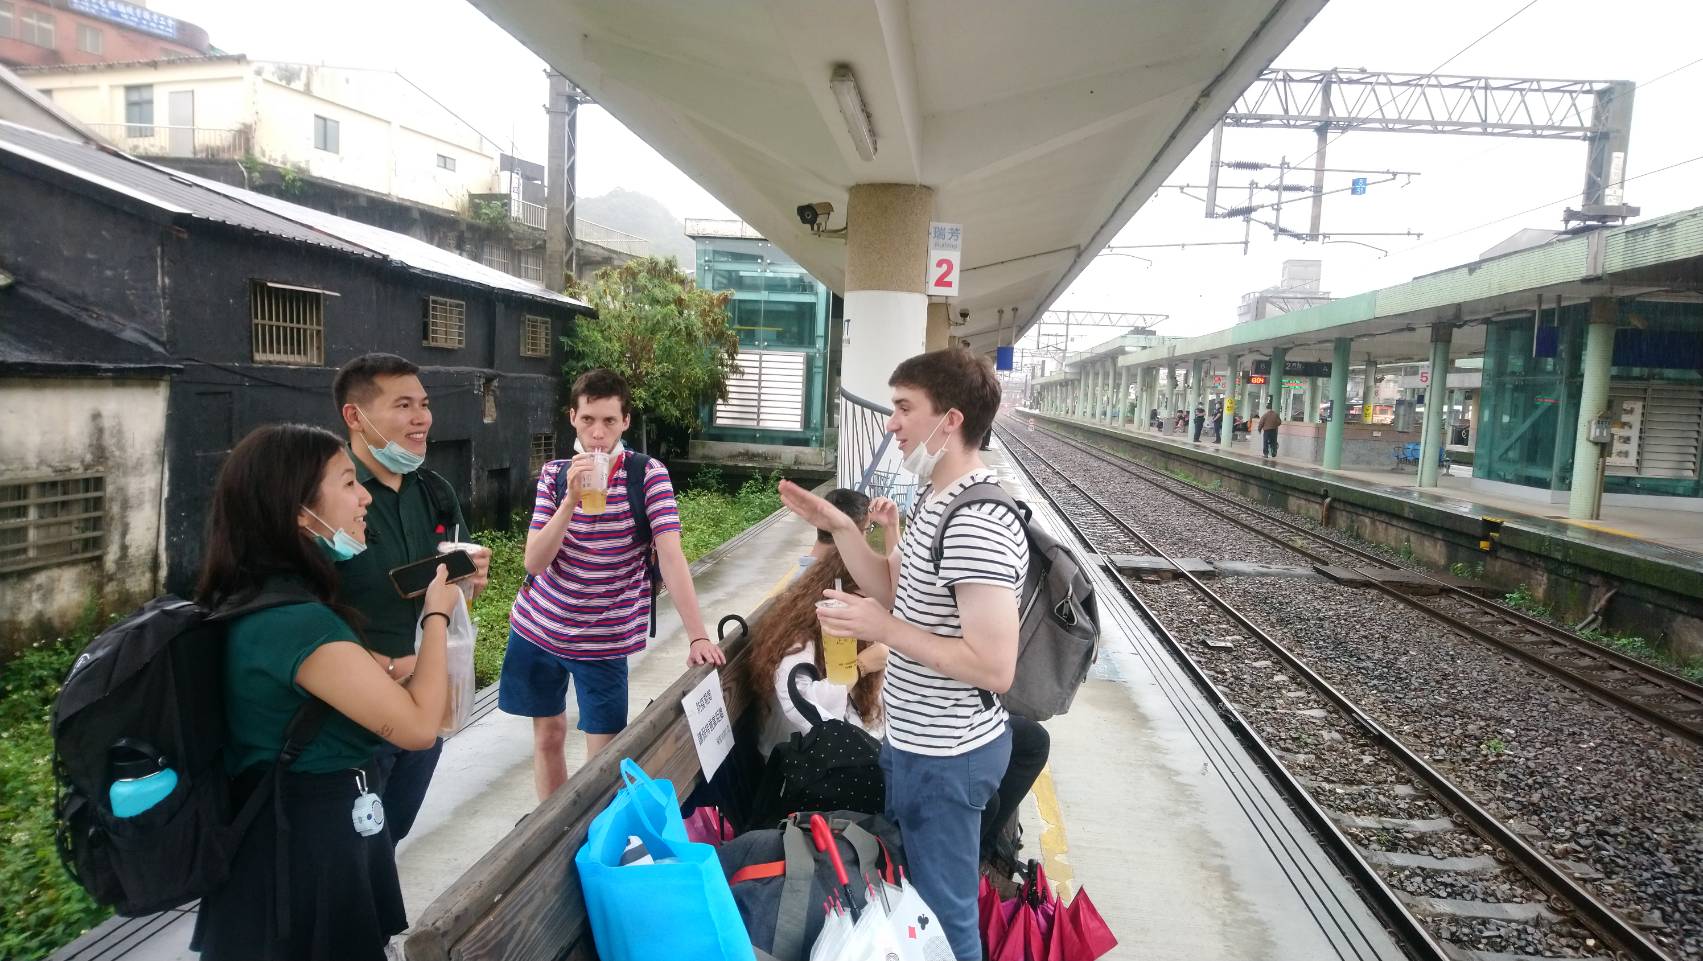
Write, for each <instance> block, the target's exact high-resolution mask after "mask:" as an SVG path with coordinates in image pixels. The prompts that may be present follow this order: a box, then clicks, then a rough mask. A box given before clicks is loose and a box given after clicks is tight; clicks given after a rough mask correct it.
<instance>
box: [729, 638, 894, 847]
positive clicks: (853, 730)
mask: <svg viewBox="0 0 1703 961" xmlns="http://www.w3.org/2000/svg"><path fill="white" fill-rule="evenodd" d="M807 677H808V678H810V679H812V680H814V679H815V678H816V677H817V674H816V666H815V665H814V664H800V665H798V666H797V667H795V668H793V669H792V673H791V674H789V675H787V683H786V687H787V696H789V697H791V698H792V704H793V706H794V707H796V708H798V713H800V714H802V715H804V719H805V720H806V721H809V722H810V730H809V731H806V732H803V733H800V732H798V731H794V732H793V734H792V737H791V738H789V739H788V740H787V741H786V742H785V743H782V744H777V745H775V749H774V750H773V751H772V752H771V753H770V754H769V763H768V764H767V765H766V766H765V767H764V768H763V780H762V781H761V783H759V784H758V786H757V794H756V798H755V800H753V801H752V803H751V818H750V820H749V822H748V824H747V826H750V827H757V826H762V827H767V826H769V825H772V824H774V823H775V822H776V821H778V820H780V819H781V818H784V817H786V816H787V815H789V814H792V813H793V812H795V811H856V812H859V813H862V814H880V813H881V812H882V811H884V810H885V809H886V783H887V781H886V777H885V775H883V774H882V772H881V742H879V741H877V740H876V739H875V738H874V737H872V736H871V735H870V733H869V732H868V731H865V730H864V729H863V728H860V727H858V726H857V725H855V724H851V723H848V722H846V721H842V720H840V719H839V718H837V717H831V718H826V719H824V718H823V717H822V714H821V712H819V711H817V710H816V705H814V704H811V703H810V702H809V701H807V700H805V699H804V695H802V694H800V693H799V691H798V682H799V681H800V680H801V679H803V678H807Z"/></svg>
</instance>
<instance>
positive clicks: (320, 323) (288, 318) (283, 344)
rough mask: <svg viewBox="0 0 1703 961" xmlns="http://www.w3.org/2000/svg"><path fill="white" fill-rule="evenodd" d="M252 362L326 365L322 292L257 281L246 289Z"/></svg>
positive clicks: (323, 294) (309, 365) (323, 295)
mask: <svg viewBox="0 0 1703 961" xmlns="http://www.w3.org/2000/svg"><path fill="white" fill-rule="evenodd" d="M248 303H249V318H250V320H251V322H252V324H253V328H254V335H253V336H254V362H255V363H257V364H298V365H302V366H308V367H317V366H319V365H321V364H323V363H325V293H324V292H323V291H318V290H308V289H305V288H301V287H291V286H287V285H284V284H271V283H267V282H266V281H264V280H256V281H253V282H251V283H250V284H249V286H248Z"/></svg>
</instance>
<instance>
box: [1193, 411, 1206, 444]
mask: <svg viewBox="0 0 1703 961" xmlns="http://www.w3.org/2000/svg"><path fill="white" fill-rule="evenodd" d="M1205 428H1206V408H1204V407H1196V408H1195V409H1194V442H1195V443H1197V444H1198V443H1200V432H1201V431H1202V430H1204V429H1205Z"/></svg>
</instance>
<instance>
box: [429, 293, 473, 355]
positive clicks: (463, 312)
mask: <svg viewBox="0 0 1703 961" xmlns="http://www.w3.org/2000/svg"><path fill="white" fill-rule="evenodd" d="M423 327H424V332H423V336H422V338H421V342H422V343H424V344H425V345H426V346H427V347H462V346H465V345H466V344H467V302H466V301H464V300H450V299H448V298H447V297H427V298H426V316H425V321H424V324H423Z"/></svg>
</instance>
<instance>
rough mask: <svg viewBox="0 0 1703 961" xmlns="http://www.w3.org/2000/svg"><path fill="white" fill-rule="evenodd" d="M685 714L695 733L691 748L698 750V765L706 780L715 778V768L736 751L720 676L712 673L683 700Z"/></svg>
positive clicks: (682, 706)
mask: <svg viewBox="0 0 1703 961" xmlns="http://www.w3.org/2000/svg"><path fill="white" fill-rule="evenodd" d="M680 707H681V708H682V709H683V710H684V711H685V712H686V725H687V727H688V728H689V729H690V730H691V732H692V745H693V746H694V747H696V748H697V749H698V764H699V766H700V767H701V768H702V769H703V772H704V780H706V781H707V780H709V779H710V778H712V777H714V776H715V772H716V768H719V767H721V762H722V761H724V760H726V759H727V754H728V752H729V751H731V750H733V722H732V721H731V720H730V719H729V718H728V716H727V702H726V701H725V700H723V699H722V696H721V673H720V672H719V671H711V672H709V673H708V674H706V675H704V679H703V680H702V681H700V682H698V686H697V687H694V688H692V692H691V693H690V694H687V695H686V696H685V697H684V698H682V699H681V701H680Z"/></svg>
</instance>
